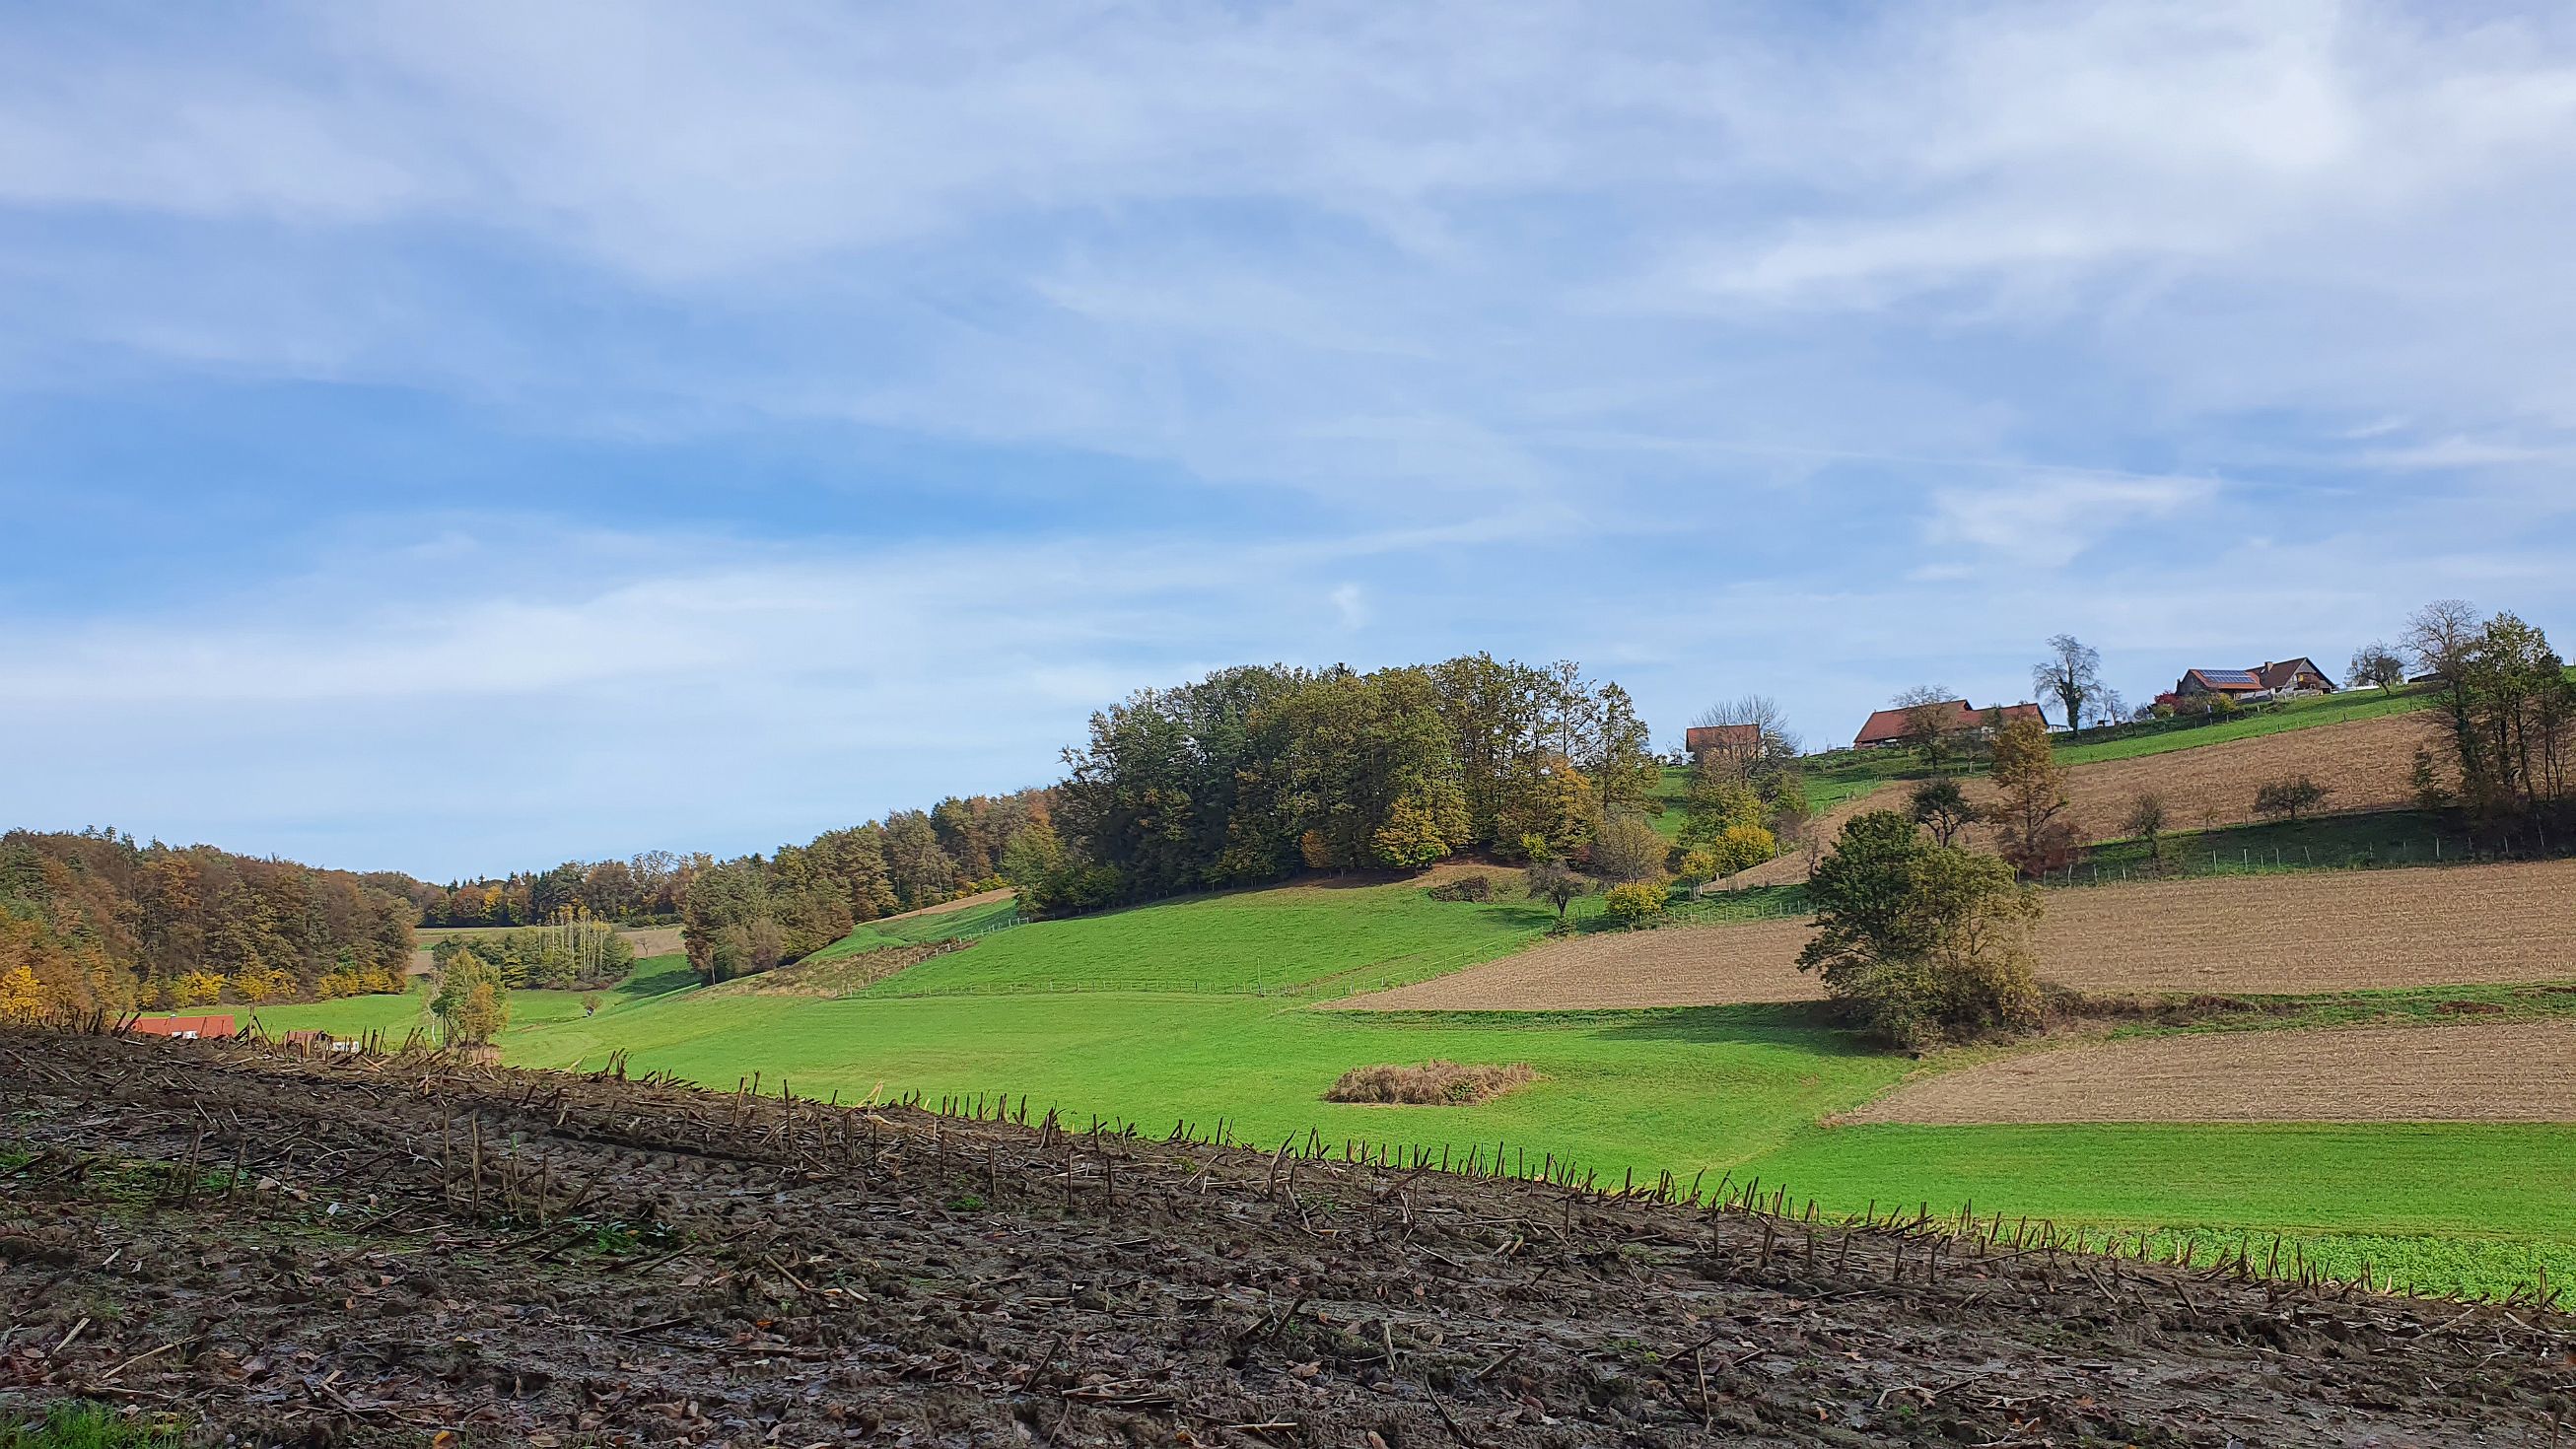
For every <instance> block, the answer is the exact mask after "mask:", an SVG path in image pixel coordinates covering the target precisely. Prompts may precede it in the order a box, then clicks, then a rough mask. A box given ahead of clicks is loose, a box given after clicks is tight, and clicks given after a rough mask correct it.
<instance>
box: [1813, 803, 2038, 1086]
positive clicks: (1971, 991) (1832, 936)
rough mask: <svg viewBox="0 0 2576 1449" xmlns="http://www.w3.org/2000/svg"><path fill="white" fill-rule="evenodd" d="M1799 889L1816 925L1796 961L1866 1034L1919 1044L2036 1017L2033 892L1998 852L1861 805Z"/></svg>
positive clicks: (2013, 1026)
mask: <svg viewBox="0 0 2576 1449" xmlns="http://www.w3.org/2000/svg"><path fill="white" fill-rule="evenodd" d="M1807 890H1808V894H1809V895H1810V896H1811V897H1812V898H1813V899H1814V901H1815V903H1816V935H1815V938H1814V939H1813V940H1811V941H1809V942H1808V943H1807V945H1806V947H1805V949H1803V950H1802V951H1800V952H1799V955H1798V965H1799V968H1800V969H1801V970H1807V971H1813V972H1815V973H1817V975H1818V976H1819V977H1820V978H1821V979H1822V980H1823V982H1824V985H1825V991H1826V994H1827V995H1829V996H1831V997H1832V998H1833V999H1834V1000H1835V1001H1837V1002H1839V1003H1840V1004H1842V1006H1843V1007H1844V1008H1845V1010H1846V1011H1848V1012H1849V1013H1850V1014H1851V1015H1852V1016H1853V1017H1854V1018H1855V1019H1856V1020H1857V1021H1858V1022H1859V1024H1860V1025H1861V1026H1862V1027H1863V1028H1864V1029H1866V1030H1867V1031H1869V1032H1870V1033H1871V1034H1873V1035H1875V1036H1878V1037H1880V1038H1881V1039H1883V1040H1885V1041H1888V1042H1890V1043H1891V1044H1893V1045H1896V1046H1899V1047H1904V1048H1908V1049H1919V1048H1922V1047H1925V1046H1929V1045H1932V1044H1934V1043H1936V1042H1939V1041H1942V1040H1945V1039H1952V1040H1955V1039H1963V1038H1967V1037H1973V1036H1976V1035H1979V1034H1982V1033H1985V1032H1989V1031H1996V1030H2019V1029H2024V1028H2027V1027H2029V1026H2032V1025H2035V1024H2036V1023H2037V1021H2038V1017H2039V989H2038V982H2037V978H2036V976H2035V972H2034V961H2033V956H2032V952H2031V945H2030V930H2031V926H2032V924H2033V923H2034V922H2035V921H2037V919H2038V918H2039V901H2038V897H2037V895H2036V894H2035V893H2034V892H2032V891H2030V890H2029V889H2028V888H2027V887H2023V886H2020V885H2018V884H2016V883H2015V882H2014V880H2013V875H2012V871H2011V870H2010V868H2008V867H2007V866H2005V865H2004V863H2003V862H2001V861H1998V860H1995V859H1993V858H1992V857H1988V856H1978V855H1970V854H1968V853H1967V852H1965V851H1962V850H1958V849H1954V848H1952V847H1949V846H1943V845H1935V844H1932V843H1929V842H1927V841H1925V840H1924V839H1923V837H1922V836H1921V835H1920V834H1919V833H1917V831H1916V829H1915V825H1914V822H1913V821H1911V820H1909V819H1907V818H1906V817H1905V816H1903V815H1900V814H1898V813H1896V812H1895V811H1892V810H1878V811H1870V812H1867V813H1864V814H1862V815H1859V816H1855V817H1854V818H1853V819H1852V821H1851V823H1850V824H1848V825H1846V826H1845V827H1844V828H1843V833H1842V836H1841V838H1840V839H1839V840H1838V841H1837V842H1836V843H1835V847H1834V850H1833V852H1832V853H1831V854H1829V855H1827V856H1826V857H1825V858H1824V859H1823V860H1822V861H1820V862H1819V863H1818V864H1817V866H1816V870H1815V873H1814V875H1813V876H1812V877H1811V878H1810V879H1809V881H1808V884H1807Z"/></svg>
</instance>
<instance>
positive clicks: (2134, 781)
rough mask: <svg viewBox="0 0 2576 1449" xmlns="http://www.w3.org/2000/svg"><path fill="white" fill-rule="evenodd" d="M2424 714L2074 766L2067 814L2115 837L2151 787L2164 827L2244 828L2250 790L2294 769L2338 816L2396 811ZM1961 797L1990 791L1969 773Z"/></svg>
mask: <svg viewBox="0 0 2576 1449" xmlns="http://www.w3.org/2000/svg"><path fill="white" fill-rule="evenodd" d="M2425 718H2426V717H2425V716H2423V715H2421V714H2392V715H2382V716H2380V717H2378V718H2376V719H2362V720H2352V721H2349V722H2347V723H2344V724H2330V725H2313V726H2310V727H2309V728H2306V729H2297V730H2284V731H2282V732H2281V733H2279V734H2274V735H2257V736H2256V737H2254V738H2252V739H2247V740H2231V741H2229V742H2228V743H2226V744H2223V745H2204V746H2200V747H2198V748H2195V749H2188V750H2168V751H2166V752H2165V753H2163V754H2161V755H2142V756H2139V757H2138V758H2136V759H2133V760H2105V761H2103V762H2102V763H2100V764H2094V765H2076V766H2073V767H2072V768H2070V769H2068V770H2067V772H2066V797H2067V801H2068V807H2067V818H2068V819H2069V820H2071V821H2072V822H2073V823H2074V825H2075V828H2076V830H2077V831H2078V832H2080V833H2081V834H2082V835H2083V836H2084V838H2085V839H2086V840H2112V839H2118V838H2121V837H2124V836H2126V835H2127V834H2128V833H2129V832H2128V829H2127V822H2128V817H2129V810H2130V808H2131V806H2133V805H2134V804H2135V803H2136V801H2137V798H2138V794H2139V792H2140V791H2143V790H2153V791H2156V792H2157V793H2159V794H2161V795H2163V796H2164V797H2165V812H2166V828H2168V829H2171V830H2203V829H2210V828H2214V827H2217V826H2223V825H2244V824H2248V823H2250V822H2252V821H2254V820H2257V819H2259V818H2261V817H2259V816H2257V815H2256V814H2255V813H2254V792H2255V790H2256V789H2257V788H2258V787H2259V786H2261V785H2263V784H2264V783H2265V782H2267V781H2271V780H2277V779H2281V778H2283V777H2286V776H2293V775H2308V776H2311V777H2313V778H2314V779H2315V780H2316V782H2317V783H2318V784H2320V785H2323V786H2325V787H2327V788H2328V789H2329V790H2331V791H2332V792H2333V793H2332V794H2330V795H2328V796H2327V797H2326V803H2325V808H2326V809H2327V810H2328V811H2330V812H2333V813H2335V814H2338V815H2340V814H2350V813H2353V812H2356V811H2363V810H2394V809H2399V808H2401V807H2404V806H2408V805H2411V804H2413V803H2414V800H2415V787H2414V778H2413V777H2414V770H2415V748H2416V746H2418V745H2421V744H2423V743H2424V741H2425V739H2426V734H2425ZM1968 798H1969V799H1970V800H1972V801H1974V802H1976V804H1977V805H1978V806H1980V807H1983V806H1986V805H1989V804H1992V803H1993V802H1994V800H1995V799H1996V794H1995V790H1994V788H1993V787H1992V786H1991V785H1989V784H1987V783H1986V782H1985V781H1983V780H1975V781H1970V782H1968ZM1972 833H1973V832H1972Z"/></svg>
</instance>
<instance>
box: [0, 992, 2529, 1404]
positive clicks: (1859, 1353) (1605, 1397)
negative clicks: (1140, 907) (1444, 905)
mask: <svg viewBox="0 0 2576 1449" xmlns="http://www.w3.org/2000/svg"><path fill="white" fill-rule="evenodd" d="M0 1101H6V1102H7V1103H8V1104H9V1107H10V1110H11V1115H10V1116H9V1117H8V1118H7V1119H6V1123H7V1126H6V1130H7V1131H8V1132H10V1133H12V1134H14V1139H13V1140H11V1141H9V1142H7V1143H5V1144H0V1149H5V1150H0V1421H6V1420H9V1419H12V1418H17V1419H28V1418H40V1417H42V1415H43V1413H44V1412H45V1409H46V1407H47V1406H48V1405H50V1404H53V1403H56V1402H59V1401H61V1400H64V1399H69V1398H87V1399H90V1400H94V1401H101V1402H106V1403H111V1404H114V1405H117V1406H120V1407H131V1408H134V1409H137V1410H140V1411H145V1412H159V1411H165V1410H168V1411H176V1412H178V1413H180V1414H182V1415H184V1416H186V1417H187V1418H188V1419H189V1420H190V1421H191V1424H192V1428H191V1430H190V1432H191V1433H192V1434H193V1435H195V1436H196V1438H197V1439H199V1440H201V1441H203V1442H207V1443H214V1442H221V1441H222V1439H223V1436H225V1435H226V1434H233V1435H237V1436H240V1439H241V1441H242V1442H253V1443H259V1444H275V1443H299V1444H305V1443H310V1444H325V1443H328V1444H348V1445H395V1444H403V1445H417V1444H426V1443H432V1442H445V1443H456V1442H471V1443H490V1444H535V1445H545V1444H556V1445H571V1444H657V1445H658V1444H671V1445H678V1444H697V1445H712V1444H730V1445H754V1444H790V1445H818V1444H845V1443H872V1442H873V1443H885V1442H904V1443H911V1444H916V1445H969V1444H977V1445H980V1444H996V1443H1018V1442H1030V1443H1039V1444H1044V1443H1053V1444H1109V1443H1137V1444H1145V1443H1155V1444H1172V1443H1197V1444H1237V1445H1253V1444H1312V1445H1337V1444H1362V1443H1372V1442H1374V1443H1383V1444H1387V1445H1406V1446H1422V1445H1432V1444H1461V1445H1465V1444H1481V1445H1489V1446H1495V1449H1527V1446H1541V1445H1546V1446H1571V1445H1585V1444H1610V1443H1618V1444H1647V1443H1696V1442H1709V1441H1712V1440H1719V1441H1725V1442H1757V1443H1765V1444H1804V1443H1815V1442H1832V1443H1837V1444H1846V1445H1882V1444H1884V1445H1896V1444H1923V1443H1929V1442H1945V1441H1946V1442H1951V1443H1961V1444H2006V1443H2019V1444H2038V1443H2054V1444H2065V1445H2074V1444H2088V1443H2111V1444H2123V1443H2143V1444H2162V1445H2205V1446H2208V1449H2218V1446H2221V1445H2225V1444H2229V1443H2253V1444H2284V1443H2302V1444H2306V1443H2320V1442H2334V1443H2342V1444H2365V1443H2388V1444H2398V1443H2413V1444H2425V1443H2463V1442H2470V1441H2472V1440H2476V1441H2480V1442H2493V1443H2526V1442H2528V1443H2539V1442H2544V1441H2545V1440H2546V1439H2547V1438H2548V1437H2549V1436H2550V1434H2551V1433H2553V1432H2556V1431H2558V1430H2559V1429H2560V1427H2561V1426H2560V1425H2559V1423H2558V1421H2557V1418H2556V1417H2555V1416H2556V1415H2558V1414H2559V1413H2560V1412H2562V1411H2563V1408H2564V1403H2565V1400H2564V1387H2563V1385H2564V1381H2565V1378H2566V1373H2565V1367H2564V1365H2565V1364H2566V1363H2567V1361H2568V1355H2569V1352H2570V1350H2571V1348H2576V1320H2571V1319H2569V1318H2567V1317H2564V1316H2561V1315H2557V1314H2555V1313H2552V1312H2549V1311H2546V1310H2545V1309H2535V1308H2534V1307H2533V1306H2531V1305H2529V1304H2527V1303H2523V1304H2492V1305H2484V1306H2475V1307H2472V1306H2467V1305H2462V1304H2457V1303H2438V1304H2437V1303H2429V1302H2423V1301H2417V1300H2412V1299H2403V1298H2390V1297H2383V1296H2378V1295H2375V1294H2373V1293H2371V1292H2369V1291H2367V1290H2366V1289H2359V1288H2355V1287H2353V1286H2350V1285H2341V1286H2333V1287H2328V1286H2323V1285H2319V1284H2316V1283H2313V1282H2308V1283H2299V1282H2286V1281H2281V1280H2279V1279H2277V1278H2275V1279H2265V1278H2263V1277H2262V1276H2260V1273H2261V1270H2262V1268H2263V1267H2264V1266H2265V1264H2264V1262H2263V1259H2262V1257H2261V1255H2260V1254H2259V1253H2258V1254H2255V1255H2253V1256H2252V1257H2251V1258H2247V1257H2241V1256H2240V1257H2238V1258H2236V1259H2234V1260H2231V1261H2229V1262H2226V1263H2222V1264H2207V1263H2204V1264H2200V1265H2198V1266H2196V1267H2193V1266H2176V1265H2161V1266H2157V1265H2146V1264H2141V1263H2139V1262H2136V1261H2134V1260H2125V1259H2117V1258H2106V1257H2102V1256H2099V1255H2096V1254H2091V1253H2086V1252H2082V1251H2069V1250H2067V1249H2066V1248H2065V1246H2064V1245H2063V1241H2062V1239H2059V1238H2057V1237H2056V1236H2055V1235H2051V1234H2042V1233H2040V1232H2039V1231H2038V1230H2037V1226H2036V1225H2026V1224H2015V1223H2009V1222H2006V1221H2004V1220H2001V1219H1978V1220H1974V1221H1973V1222H1971V1221H1967V1220H1953V1221H1942V1220H1937V1219H1932V1218H1930V1217H1929V1216H1928V1215H1922V1216H1917V1215H1913V1214H1910V1213H1909V1214H1908V1215H1907V1216H1905V1217H1904V1218H1902V1219H1899V1220H1886V1221H1879V1222H1876V1223H1872V1224H1869V1225H1867V1226H1859V1225H1851V1226H1845V1225H1829V1224H1825V1223H1820V1222H1813V1221H1808V1220H1805V1219H1803V1218H1801V1217H1800V1216H1798V1215H1797V1214H1796V1213H1794V1212H1782V1211H1766V1210H1764V1208H1780V1207H1785V1206H1786V1204H1785V1203H1784V1202H1783V1200H1781V1199H1778V1198H1774V1197H1771V1196H1770V1195H1769V1194H1767V1193H1756V1192H1752V1191H1748V1190H1745V1189H1744V1188H1742V1187H1741V1186H1740V1185H1736V1186H1730V1187H1729V1188H1728V1189H1727V1191H1726V1198H1727V1205H1726V1206H1724V1207H1704V1206H1690V1205H1685V1204H1683V1203H1681V1202H1679V1201H1676V1199H1678V1198H1681V1197H1682V1196H1684V1195H1685V1194H1686V1193H1687V1194H1688V1195H1690V1196H1697V1195H1698V1194H1697V1193H1695V1192H1691V1191H1690V1189H1688V1188H1683V1187H1679V1186H1677V1185H1675V1184H1673V1183H1672V1182H1670V1181H1669V1180H1659V1181H1657V1182H1654V1183H1651V1184H1643V1183H1641V1184H1637V1185H1636V1186H1635V1190H1634V1191H1633V1192H1628V1191H1593V1190H1589V1188H1588V1186H1587V1184H1586V1182H1585V1181H1584V1180H1583V1179H1582V1178H1581V1177H1580V1176H1577V1177H1575V1178H1574V1179H1573V1180H1571V1181H1569V1180H1566V1178H1565V1175H1564V1174H1563V1173H1562V1172H1560V1173H1559V1174H1558V1180H1556V1181H1551V1182H1538V1181H1521V1180H1518V1179H1514V1178H1508V1177H1494V1176H1490V1175H1488V1174H1490V1173H1492V1172H1493V1171H1494V1170H1495V1169H1496V1164H1495V1163H1494V1162H1492V1161H1491V1160H1489V1159H1483V1158H1480V1159H1478V1160H1477V1161H1475V1163H1474V1164H1473V1165H1472V1166H1470V1167H1469V1168H1468V1170H1467V1171H1464V1172H1449V1171H1442V1170H1440V1168H1439V1164H1438V1162H1437V1161H1436V1160H1435V1161H1429V1162H1410V1161H1405V1160H1398V1161H1396V1162H1394V1163H1391V1164H1390V1163H1387V1162H1385V1161H1384V1160H1383V1159H1373V1160H1369V1161H1355V1160H1344V1158H1343V1154H1342V1153H1341V1151H1340V1144H1326V1143H1322V1142H1320V1141H1318V1140H1316V1139H1313V1138H1306V1139H1292V1140H1290V1141H1287V1142H1282V1143H1278V1144H1272V1145H1269V1146H1267V1147H1259V1146H1241V1145H1211V1144H1207V1143H1189V1142H1160V1141H1155V1140H1151V1139H1147V1138H1144V1137H1140V1136H1138V1135H1135V1134H1134V1133H1133V1132H1132V1130H1128V1131H1114V1130H1110V1129H1108V1128H1105V1127H1104V1128H1102V1129H1101V1130H1097V1131H1068V1130H1066V1129H1065V1128H1064V1127H1063V1126H1062V1125H1060V1124H1058V1123H1057V1122H1056V1121H1054V1119H1053V1118H1051V1117H1050V1118H1047V1119H1045V1120H1042V1121H1040V1122H1038V1123H1036V1124H1035V1125H1033V1126H1032V1125H1021V1123H1020V1122H1018V1121H1003V1120H999V1117H1000V1116H1001V1115H1003V1114H1002V1113H999V1112H997V1111H996V1112H988V1111H985V1110H984V1109H983V1106H982V1104H976V1105H975V1107H974V1108H973V1109H972V1110H971V1111H970V1112H969V1113H968V1114H966V1115H959V1116H940V1115H934V1114H932V1113H929V1112H925V1111H920V1110H914V1109H909V1108H902V1107H889V1108H851V1107H837V1106H827V1105H825V1104H822V1103H816V1102H808V1101H798V1100H780V1099H778V1098H774V1097H756V1096H753V1095H750V1094H748V1093H733V1094H726V1093H716V1092H705V1091H696V1090H689V1089H684V1088H680V1087H677V1086H674V1085H671V1084H669V1083H668V1082H664V1081H657V1080H638V1081H629V1080H626V1079H625V1078H624V1076H623V1075H622V1073H620V1072H618V1071H615V1070H612V1071H609V1072H604V1073H593V1074H587V1075H569V1074H546V1073H533V1072H525V1071H514V1070H508V1069H503V1068H498V1067H486V1066H473V1065H468V1064H464V1063H460V1062H459V1061H457V1060H456V1059H455V1058H453V1057H450V1056H446V1055H442V1054H437V1053H429V1052H415V1053H409V1054H404V1055H397V1056H381V1055H357V1056H339V1057H319V1056H317V1057H313V1058H310V1059H307V1058H303V1057H298V1056H292V1055H287V1054H283V1053H279V1052H275V1051H271V1050H267V1049H263V1048H259V1047H256V1046H248V1045H239V1046H236V1045H221V1044H214V1043H195V1044H167V1043H149V1042H140V1041H133V1040H125V1039H115V1038H98V1037H82V1036H74V1035H68V1034H52V1033H38V1032H32V1031H23V1030H17V1031H7V1030H0ZM1007 1115H1010V1116H1012V1117H1015V1118H1016V1117H1018V1116H1020V1115H1021V1114H1019V1113H1018V1112H1011V1113H1008V1114H1007ZM1319 1149H1320V1150H1319ZM1621 1186H1622V1187H1625V1186H1626V1184H1622V1185H1621ZM1693 1186H1696V1185H1693ZM1757 1197H1759V1198H1761V1199H1762V1205H1761V1206H1759V1207H1757V1206H1756V1203H1755V1199H1756V1198H1757ZM2284 1266H2286V1265H2284Z"/></svg>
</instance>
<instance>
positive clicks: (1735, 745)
mask: <svg viewBox="0 0 2576 1449" xmlns="http://www.w3.org/2000/svg"><path fill="white" fill-rule="evenodd" d="M1666 738H1670V736H1666ZM1682 748H1684V749H1686V750H1688V751H1689V752H1690V753H1691V754H1693V755H1705V754H1709V753H1711V752H1723V753H1726V754H1741V755H1749V754H1752V753H1753V752H1754V751H1756V750H1759V749H1761V748H1762V726H1760V725H1749V724H1731V725H1692V726H1691V727H1690V728H1689V729H1688V730H1687V731H1685V732H1684V733H1683V735H1682Z"/></svg>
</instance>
